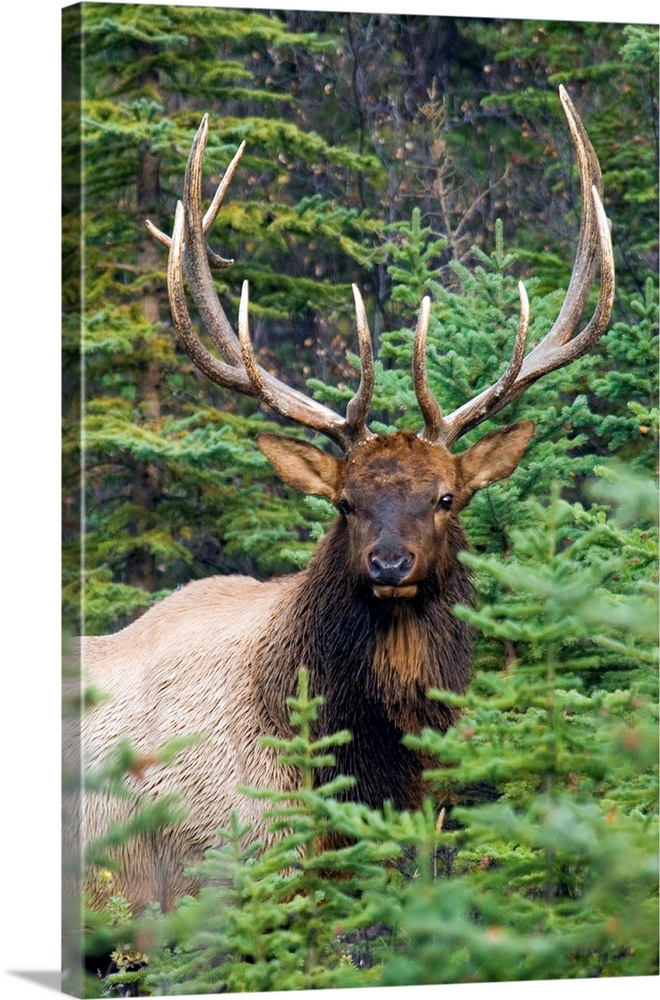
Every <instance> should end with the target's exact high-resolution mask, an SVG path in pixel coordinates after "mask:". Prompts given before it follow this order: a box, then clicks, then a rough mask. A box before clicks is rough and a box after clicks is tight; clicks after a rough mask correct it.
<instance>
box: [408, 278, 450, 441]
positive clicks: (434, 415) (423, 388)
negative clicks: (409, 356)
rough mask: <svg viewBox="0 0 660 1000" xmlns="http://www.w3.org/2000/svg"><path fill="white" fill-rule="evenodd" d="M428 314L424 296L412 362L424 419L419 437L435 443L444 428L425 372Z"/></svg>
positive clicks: (428, 308) (440, 413)
mask: <svg viewBox="0 0 660 1000" xmlns="http://www.w3.org/2000/svg"><path fill="white" fill-rule="evenodd" d="M430 314H431V299H430V298H429V296H428V295H425V296H424V298H423V299H422V306H421V309H420V311H419V319H418V320H417V329H416V330H415V340H414V342H413V362H412V371H413V385H414V387H415V396H416V397H417V402H418V403H419V408H420V410H421V411H422V416H423V417H424V430H423V431H420V433H419V437H420V438H421V439H422V440H423V441H437V440H438V437H439V435H440V432H441V430H442V428H443V426H444V421H443V419H442V410H441V409H440V406H439V404H438V401H437V399H436V398H435V396H434V395H433V393H432V392H431V390H430V388H429V379H428V373H427V370H426V335H427V333H428V329H429V316H430Z"/></svg>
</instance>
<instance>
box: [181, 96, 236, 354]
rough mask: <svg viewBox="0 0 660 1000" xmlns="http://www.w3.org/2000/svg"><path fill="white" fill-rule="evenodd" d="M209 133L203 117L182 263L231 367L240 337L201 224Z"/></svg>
mask: <svg viewBox="0 0 660 1000" xmlns="http://www.w3.org/2000/svg"><path fill="white" fill-rule="evenodd" d="M208 134H209V116H208V115H204V117H203V118H202V121H201V124H200V126H199V128H198V129H197V132H196V134H195V138H194V139H193V141H192V146H191V147H190V154H189V156H188V163H187V165H186V175H185V177H184V181H183V208H184V217H185V229H186V243H185V246H184V248H183V264H184V269H185V273H186V280H187V282H188V287H189V289H190V293H191V295H192V297H193V299H194V301H195V305H196V306H197V311H198V313H199V318H200V320H201V322H202V326H203V327H204V329H205V331H206V332H207V333H208V335H209V337H210V338H211V340H212V341H213V343H214V344H215V346H216V347H217V348H218V350H219V351H221V353H222V355H223V357H224V358H225V359H226V361H228V362H229V364H230V365H238V366H240V365H242V357H241V348H240V345H239V343H238V338H237V337H236V334H235V333H234V330H233V329H232V326H231V324H230V323H229V320H228V319H227V317H226V315H225V312H224V309H223V308H222V306H221V305H220V300H219V299H218V296H217V295H216V291H215V288H214V286H213V278H212V275H211V269H210V267H209V262H208V257H207V255H206V238H205V235H204V229H203V222H202V164H203V162H204V150H205V149H206V143H207V140H208Z"/></svg>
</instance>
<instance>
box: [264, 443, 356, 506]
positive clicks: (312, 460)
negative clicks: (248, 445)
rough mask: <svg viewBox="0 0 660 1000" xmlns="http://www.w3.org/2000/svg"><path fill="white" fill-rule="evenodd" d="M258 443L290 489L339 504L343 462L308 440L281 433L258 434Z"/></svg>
mask: <svg viewBox="0 0 660 1000" xmlns="http://www.w3.org/2000/svg"><path fill="white" fill-rule="evenodd" d="M257 444H258V445H259V447H260V448H261V450H262V452H263V453H264V455H265V456H266V458H267V459H268V461H269V462H270V464H271V465H272V466H273V468H274V469H275V472H276V473H277V474H278V476H279V477H280V479H282V480H283V481H284V482H285V483H286V484H287V485H288V486H293V488H294V490H300V491H301V493H314V494H316V495H317V496H321V497H327V498H328V500H331V501H332V502H333V503H336V502H337V500H338V499H339V492H340V490H341V474H342V468H343V462H342V460H341V459H339V458H334V456H332V455H328V454H327V452H325V451H321V449H320V448H317V447H316V446H315V445H313V444H308V443H307V442H306V441H299V440H297V439H296V438H289V437H284V436H283V435H281V434H257Z"/></svg>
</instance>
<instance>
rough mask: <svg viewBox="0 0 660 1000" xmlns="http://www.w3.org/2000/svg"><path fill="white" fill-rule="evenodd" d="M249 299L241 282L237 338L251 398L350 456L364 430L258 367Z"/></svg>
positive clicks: (246, 286) (368, 434)
mask: <svg viewBox="0 0 660 1000" xmlns="http://www.w3.org/2000/svg"><path fill="white" fill-rule="evenodd" d="M248 296H249V292H248V282H247V281H244V282H243V287H242V289H241V302H240V306H239V311H238V336H239V341H240V345H241V352H242V356H243V363H244V365H245V371H246V372H247V376H248V378H249V380H250V383H251V385H252V387H253V390H254V392H253V395H256V396H258V397H259V399H262V400H263V401H264V403H267V404H268V405H269V406H270V407H272V408H273V409H274V410H275V411H276V412H277V413H279V414H281V416H283V417H290V418H291V419H292V420H295V421H296V422H297V423H299V424H303V425H304V426H305V427H309V428H311V429H312V430H315V431H319V432H320V433H321V434H326V435H327V436H328V437H330V438H332V440H333V441H335V442H336V443H337V444H338V445H339V446H340V447H341V448H343V450H344V451H346V452H349V451H350V450H351V449H352V448H353V447H354V446H355V445H356V444H357V443H358V441H360V440H362V439H363V438H364V437H366V436H370V434H371V432H370V431H368V430H367V429H366V428H362V429H360V428H358V427H353V426H352V425H351V424H350V423H349V422H348V421H347V420H344V419H343V418H342V417H340V416H339V414H338V413H335V412H334V411H333V410H330V409H328V407H327V406H323V404H322V403H317V401H316V400H315V399H310V398H309V397H308V396H305V395H304V394H303V393H302V392H298V390H297V389H292V388H291V387H290V386H288V385H286V384H285V383H284V382H280V380H279V379H277V378H275V377H274V376H273V375H271V374H270V373H269V372H267V371H265V370H264V369H263V368H262V367H261V366H260V365H259V363H258V361H257V359H256V357H255V353H254V348H253V346H252V340H251V338H250V330H249V319H248ZM358 394H359V390H358Z"/></svg>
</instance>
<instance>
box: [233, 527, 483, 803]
mask: <svg viewBox="0 0 660 1000" xmlns="http://www.w3.org/2000/svg"><path fill="white" fill-rule="evenodd" d="M464 544H465V542H464V536H463V533H462V531H461V529H460V527H459V526H458V524H456V523H453V524H452V525H451V526H450V529H449V532H448V535H447V536H446V537H445V539H444V541H443V544H442V546H441V551H439V553H438V558H437V560H436V565H435V570H434V572H433V573H432V575H431V576H430V577H429V578H428V579H427V580H426V581H425V582H424V583H423V584H421V585H420V587H419V590H418V593H417V595H416V596H415V597H413V598H410V599H393V600H379V599H378V598H376V597H374V596H373V594H372V592H371V587H370V586H369V585H368V584H367V583H362V582H361V581H359V580H355V579H353V578H350V577H349V576H348V575H347V572H346V567H347V566H348V565H349V559H348V536H347V532H346V528H345V524H344V522H343V521H342V520H338V521H337V522H336V523H335V524H334V525H333V527H332V528H331V530H330V532H329V533H328V535H327V536H326V537H325V539H324V540H323V541H322V542H321V543H320V545H319V546H318V548H317V550H316V552H315V554H314V557H313V559H312V562H311V563H310V565H309V567H308V568H307V570H305V571H304V572H303V573H301V574H300V576H299V578H298V579H299V586H298V588H297V589H296V591H294V596H293V602H292V600H291V597H292V593H291V591H288V600H287V602H286V603H285V602H283V604H282V606H280V607H279V608H278V609H277V610H276V612H275V614H274V616H273V618H272V620H271V622H270V625H269V627H268V629H267V630H266V632H265V636H264V637H263V638H262V639H261V640H260V641H259V642H258V644H257V646H256V648H255V650H254V658H253V671H254V673H253V676H254V678H255V683H256V688H257V704H259V705H260V706H261V710H262V712H263V718H262V725H263V726H264V728H265V730H266V731H269V732H277V733H280V734H285V733H286V734H288V733H289V732H290V729H289V724H288V712H287V707H286V697H287V696H289V695H291V694H293V693H295V689H296V683H297V675H298V670H299V668H300V667H302V666H304V667H306V668H307V670H308V671H309V673H310V681H311V688H312V693H313V694H321V695H323V698H324V705H323V708H322V710H321V714H320V717H319V723H318V726H319V732H318V735H326V734H329V733H332V732H336V731H337V730H339V729H348V730H350V732H351V733H352V735H353V740H352V742H351V743H350V744H348V745H347V746H345V747H341V748H338V749H337V751H336V766H335V767H334V768H328V769H324V770H323V773H319V775H318V780H319V781H327V780H329V778H331V777H333V776H334V775H335V774H336V773H343V774H350V775H353V776H354V777H355V779H356V783H357V784H356V788H355V789H354V790H353V792H352V793H351V795H352V797H353V798H356V799H358V800H359V801H363V802H367V803H368V804H369V805H373V806H380V805H381V804H382V803H383V801H384V800H385V799H388V798H389V799H391V800H392V801H393V802H394V804H395V805H396V806H398V807H399V808H412V807H416V806H418V805H419V804H420V801H421V768H422V764H421V762H420V759H419V757H418V755H417V754H415V753H414V752H413V751H410V750H407V749H406V748H404V747H403V746H402V744H401V739H402V737H403V735H404V734H405V733H419V732H420V731H421V729H422V728H423V727H424V726H432V727H434V728H436V729H440V730H442V731H444V730H446V729H447V728H448V727H449V726H450V725H451V724H452V722H454V721H455V717H456V713H455V711H454V710H452V709H450V708H449V707H448V706H446V705H443V704H442V703H441V702H436V701H430V700H429V699H428V698H427V697H426V692H427V691H428V689H429V688H430V687H438V688H447V689H449V690H451V691H455V692H463V691H465V690H466V688H467V685H468V682H469V678H470V653H471V648H470V638H469V630H468V628H467V626H466V625H465V623H463V622H460V621H458V619H456V618H455V617H454V616H453V614H452V612H451V608H452V606H453V605H454V604H456V603H466V602H468V601H469V599H470V586H469V581H468V576H467V571H466V570H465V568H464V567H463V566H462V564H461V563H459V562H458V561H457V560H456V553H457V552H458V551H459V550H460V549H461V548H463V547H464Z"/></svg>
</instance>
